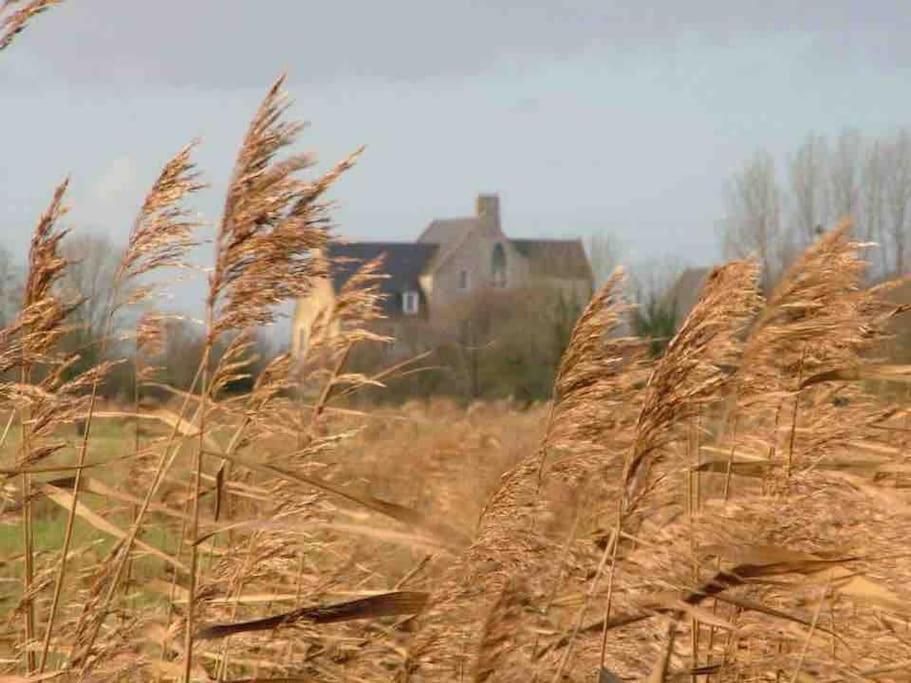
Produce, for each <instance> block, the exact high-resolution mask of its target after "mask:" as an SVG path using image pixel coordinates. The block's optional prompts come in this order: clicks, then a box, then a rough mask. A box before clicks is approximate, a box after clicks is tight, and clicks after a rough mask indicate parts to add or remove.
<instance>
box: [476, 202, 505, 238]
mask: <svg viewBox="0 0 911 683" xmlns="http://www.w3.org/2000/svg"><path fill="white" fill-rule="evenodd" d="M477 212H478V218H480V219H481V220H484V221H486V222H487V224H488V225H490V226H491V227H492V228H493V229H494V230H495V231H496V232H500V197H499V195H495V194H479V195H478V199H477Z"/></svg>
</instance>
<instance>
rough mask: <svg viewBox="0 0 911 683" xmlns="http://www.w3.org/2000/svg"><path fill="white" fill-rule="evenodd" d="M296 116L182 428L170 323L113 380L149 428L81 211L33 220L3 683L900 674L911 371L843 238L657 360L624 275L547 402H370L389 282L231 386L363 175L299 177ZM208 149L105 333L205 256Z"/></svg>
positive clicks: (695, 323)
mask: <svg viewBox="0 0 911 683" xmlns="http://www.w3.org/2000/svg"><path fill="white" fill-rule="evenodd" d="M285 108H286V103H285V100H284V98H283V95H282V93H281V82H279V83H277V84H276V85H275V86H274V87H273V88H272V89H271V90H270V91H269V93H268V94H267V96H266V98H265V100H264V102H263V105H262V106H261V108H260V109H259V110H258V112H257V113H256V114H255V116H254V119H253V121H252V123H251V125H250V127H249V129H248V133H247V136H246V137H245V139H244V141H243V142H242V145H241V149H240V152H239V154H238V158H237V162H236V165H235V169H234V173H233V176H232V181H231V184H230V188H229V190H228V194H227V197H226V200H225V206H224V212H223V216H222V218H221V221H220V225H219V230H218V234H217V236H216V239H215V240H214V256H213V264H214V266H213V268H212V269H211V271H210V272H211V275H210V278H209V293H208V297H207V302H206V303H207V315H206V326H207V327H206V338H207V341H206V347H205V353H204V362H203V363H202V364H201V365H200V368H199V371H198V374H197V379H196V382H195V383H194V386H193V388H192V390H191V391H190V392H189V393H185V394H181V393H180V392H176V391H175V392H173V394H174V397H175V398H174V400H173V401H172V402H171V403H170V404H168V405H167V406H165V407H158V408H155V409H147V408H143V407H142V406H143V405H144V403H143V401H142V396H143V391H144V389H145V386H146V384H147V383H149V382H154V381H155V367H154V360H153V359H154V347H155V346H156V344H157V343H160V339H161V334H162V328H161V327H160V325H159V324H158V323H159V322H160V321H159V319H158V318H156V317H155V316H154V315H145V316H143V317H142V318H141V321H140V324H139V327H138V329H137V331H136V337H135V341H136V344H135V351H134V352H133V353H132V354H131V355H130V357H127V358H123V359H119V360H120V361H121V362H124V363H129V364H131V365H132V366H133V367H134V369H135V374H136V377H137V379H138V382H137V392H136V397H135V401H134V403H133V405H131V406H108V405H102V403H101V402H100V401H99V400H98V399H97V393H98V388H99V385H100V382H101V380H102V379H103V377H104V375H105V373H106V372H108V370H109V368H110V367H111V364H110V362H108V363H104V364H102V365H100V366H99V367H96V368H92V369H90V370H88V371H86V372H84V373H83V374H80V375H76V376H73V373H72V372H70V371H69V370H70V368H71V367H72V364H73V362H74V359H73V358H72V357H69V356H67V355H66V354H64V353H62V352H61V351H60V350H59V349H58V345H57V342H58V341H59V340H60V338H61V336H62V335H63V334H64V332H66V330H67V325H68V324H69V323H68V313H69V311H70V309H71V307H72V306H73V305H78V302H69V301H63V300H61V299H60V298H59V295H58V292H57V287H56V286H55V283H56V281H57V279H58V278H59V276H60V273H61V272H63V269H65V268H66V263H65V261H64V260H63V259H62V258H61V257H60V256H59V254H58V253H57V245H58V243H59V240H60V237H61V231H59V230H58V228H57V227H56V225H57V221H58V218H59V217H60V215H61V213H62V211H63V197H64V191H65V186H61V187H60V188H59V189H58V190H57V192H56V193H55V195H54V198H53V201H52V203H51V206H50V208H49V209H48V211H47V213H46V214H45V215H44V216H43V217H42V219H41V220H40V222H39V224H38V226H37V228H36V231H35V239H34V241H33V249H32V253H31V262H30V271H29V278H28V286H27V288H26V299H25V301H24V305H23V310H22V313H21V315H20V316H19V318H18V319H17V320H16V321H15V322H14V323H13V324H12V325H11V326H10V328H9V329H7V330H6V331H4V333H3V334H2V336H0V362H2V367H3V369H4V370H5V371H7V372H8V373H9V372H12V373H15V376H16V379H15V381H9V382H7V383H6V384H5V385H4V386H3V394H2V396H3V400H4V402H5V409H6V411H7V412H6V413H5V414H6V415H8V416H9V419H8V422H7V423H6V424H8V425H9V427H8V428H7V429H5V430H4V431H3V432H2V440H3V450H2V454H3V457H4V459H5V460H4V462H3V463H2V475H0V476H2V477H3V481H2V487H0V525H2V526H0V529H2V530H3V535H2V536H0V543H2V547H4V548H9V554H8V556H7V557H3V558H0V580H2V584H0V585H2V586H3V588H4V592H3V593H2V594H0V609H3V610H4V611H5V619H4V621H3V626H2V627H0V628H2V630H0V676H6V678H2V680H10V681H26V680H48V677H50V678H54V679H56V678H59V679H61V680H87V681H88V680H91V681H102V680H110V681H115V680H158V681H170V680H204V681H210V680H217V681H253V680H276V681H278V680H300V681H304V680H321V681H322V680H325V681H380V680H397V681H447V680H476V681H554V682H556V681H561V680H568V681H594V680H602V681H603V680H608V681H610V680H653V681H660V680H682V679H689V680H715V681H728V680H730V681H750V680H757V681H758V680H791V681H797V680H800V681H841V680H864V681H871V680H874V681H891V680H907V674H906V672H907V670H908V666H909V662H911V639H909V637H908V626H907V623H908V622H907V620H908V618H909V616H911V615H909V614H908V604H909V600H908V598H909V593H908V588H907V586H908V585H909V579H911V561H909V558H908V556H907V552H908V551H907V549H906V546H907V542H906V538H907V535H908V532H909V531H911V524H909V521H911V517H909V514H911V507H909V503H911V500H909V495H908V490H909V487H911V486H909V482H911V479H909V476H908V472H909V469H908V468H909V463H908V457H909V451H908V443H909V419H908V407H907V405H906V404H900V403H895V402H894V401H892V402H889V401H886V400H884V399H883V398H882V397H881V396H880V395H879V394H873V393H872V392H869V391H868V387H869V385H868V383H867V382H868V380H872V379H875V380H877V381H879V382H889V383H891V384H894V385H897V386H903V385H905V384H906V383H907V382H908V378H909V372H908V369H907V368H905V367H899V366H895V365H886V364H885V363H884V362H882V361H883V360H884V359H878V358H876V355H875V354H876V350H877V349H878V348H879V346H878V343H879V341H880V338H881V336H882V330H884V329H885V326H886V325H887V324H888V322H889V318H890V316H892V315H894V314H895V310H894V309H893V308H890V307H889V306H888V305H887V304H885V303H883V302H882V301H880V299H879V296H880V293H881V292H879V291H873V290H866V289H864V288H863V287H862V286H861V282H862V278H863V273H864V267H865V265H864V261H863V251H864V247H863V246H862V245H859V244H856V243H854V242H853V241H852V240H851V238H850V225H849V224H847V223H844V224H841V225H839V226H837V227H836V228H835V229H834V230H833V231H832V232H830V233H829V234H827V235H825V236H823V237H822V238H821V239H820V241H819V242H818V243H817V244H816V245H814V246H813V247H812V248H811V249H810V250H808V252H807V253H806V254H805V256H804V258H803V259H802V260H800V261H799V262H798V263H797V264H796V265H795V266H794V268H793V269H792V271H791V272H789V273H787V274H786V276H785V277H784V279H783V281H782V282H781V284H780V285H779V287H778V288H777V289H776V290H775V292H774V293H773V294H772V296H771V297H770V298H769V300H768V301H764V300H762V298H761V296H760V294H759V292H758V289H757V281H758V279H759V275H760V274H759V273H758V271H757V268H756V267H755V265H754V264H752V263H749V262H735V263H731V264H728V265H726V266H723V267H721V268H719V269H717V270H716V271H715V272H714V273H713V275H712V276H711V277H710V278H709V279H708V281H707V283H706V286H705V289H704V291H703V292H702V296H701V299H700V302H699V303H698V304H697V306H696V307H695V309H694V310H693V311H692V313H691V314H690V315H689V317H688V318H687V319H686V321H685V322H684V323H683V325H682V327H681V329H680V330H679V332H678V333H677V335H676V336H675V337H674V339H673V340H672V341H671V342H670V344H669V345H668V347H667V352H666V353H665V355H664V356H662V357H661V358H660V359H658V360H654V361H653V360H651V359H650V358H649V356H648V353H647V349H648V340H642V339H633V338H626V337H622V336H620V332H619V331H620V330H621V329H623V328H622V325H621V323H622V322H623V321H624V319H625V318H626V317H627V316H628V315H629V314H630V306H629V305H628V304H627V303H626V300H625V298H624V281H623V275H622V273H620V272H618V273H617V274H616V275H615V276H614V277H613V278H611V280H610V281H609V282H608V283H607V285H606V286H605V287H604V289H603V290H602V291H601V292H599V293H598V294H597V295H596V296H595V297H594V298H593V300H592V302H591V304H590V305H589V307H588V308H587V310H586V311H585V312H584V314H583V315H582V317H581V318H580V320H579V322H578V323H577V326H576V329H575V331H574V333H573V336H572V339H571V342H570V346H569V348H568V349H567V351H566V354H565V356H564V359H563V362H562V364H561V366H560V371H559V375H558V378H557V381H556V386H555V397H554V400H553V402H552V405H548V406H538V407H535V408H532V409H530V410H527V411H520V410H518V409H517V408H516V407H515V406H512V405H509V404H479V405H475V406H471V407H470V408H468V409H464V408H459V407H456V406H454V405H451V404H448V403H445V402H439V403H433V402H431V403H427V404H412V405H405V406H402V407H400V408H398V409H390V408H386V409H369V410H367V411H363V412H362V411H359V410H357V409H355V408H354V407H352V406H353V405H354V404H352V403H351V402H350V401H349V399H350V397H351V396H352V394H355V393H356V392H357V391H358V389H360V388H362V387H365V386H373V385H375V384H376V383H378V382H379V381H380V380H382V379H385V378H387V377H388V376H389V375H390V374H392V371H390V372H384V373H380V374H379V375H377V376H374V377H369V376H364V375H360V374H355V373H351V372H349V371H348V370H347V368H346V362H347V359H348V356H349V353H350V351H351V349H352V348H353V347H354V346H355V345H357V344H364V343H372V344H375V343H383V342H384V339H383V338H381V337H377V336H376V335H374V334H373V333H372V332H371V330H370V323H371V322H372V321H373V320H374V319H376V318H377V317H378V316H379V315H380V313H379V310H380V308H379V304H380V299H379V294H378V287H377V285H378V281H379V278H380V277H381V275H380V273H381V264H380V263H367V264H364V265H363V266H362V268H361V270H360V272H359V273H358V275H357V276H356V277H354V278H353V279H352V280H351V282H350V283H349V284H348V286H347V287H346V288H345V290H344V291H343V292H342V293H341V295H340V297H339V298H338V302H337V305H336V307H335V309H334V310H332V311H331V312H330V313H329V314H328V316H327V318H325V319H322V320H320V321H318V322H317V330H316V331H315V332H316V333H315V334H313V335H311V347H310V348H309V349H307V353H306V355H305V356H304V357H303V358H301V359H296V360H295V359H291V358H288V357H285V356H282V357H279V358H276V359H274V360H273V361H272V362H271V363H270V365H269V366H268V368H267V369H266V371H265V372H263V373H262V374H261V375H260V376H259V377H258V379H257V381H256V383H255V385H254V386H253V388H252V389H251V390H250V391H249V392H248V393H247V394H244V395H229V394H226V393H225V392H224V391H223V389H224V388H225V387H227V386H228V385H230V384H231V383H232V382H233V381H234V380H236V379H237V378H239V377H241V376H243V375H244V374H245V373H247V372H248V370H249V364H250V359H249V353H248V351H249V348H250V334H251V331H252V330H253V329H254V328H255V327H256V326H258V325H261V324H264V323H268V322H270V321H271V320H272V316H273V315H274V312H273V311H274V305H275V304H276V303H280V302H282V301H285V300H288V299H291V298H296V297H298V296H301V295H304V294H306V292H307V288H308V286H309V284H310V283H311V281H312V279H313V278H314V277H316V276H319V275H320V274H321V273H322V272H324V269H325V265H326V264H325V263H324V262H323V261H322V259H319V258H313V256H312V253H313V250H314V249H318V248H320V247H321V246H323V245H324V244H325V243H326V241H327V240H331V239H333V236H332V234H331V230H330V227H331V226H330V224H329V221H328V213H327V210H328V205H327V204H326V203H325V202H324V200H323V196H324V193H325V192H326V190H327V189H328V188H329V187H330V186H331V185H332V183H333V182H334V181H335V180H336V179H337V178H338V177H339V176H340V175H341V174H342V173H343V172H344V171H346V170H347V169H348V168H349V167H350V166H351V165H352V163H353V161H354V157H352V158H350V159H347V160H345V161H343V162H342V163H341V164H339V165H338V166H337V167H336V168H334V169H333V170H332V171H330V172H329V173H327V174H326V175H324V176H322V177H319V178H317V179H307V178H305V177H303V176H302V175H301V174H302V172H304V171H305V170H306V169H307V168H308V167H309V160H308V159H307V157H304V156H300V155H291V156H289V157H286V158H279V154H280V153H281V152H282V151H283V150H284V149H285V148H287V147H289V146H290V145H291V144H292V143H293V141H294V137H295V135H296V133H297V132H298V127H297V126H295V125H293V124H289V123H286V122H285V120H284V115H285ZM191 151H192V148H190V147H188V148H186V149H184V150H181V151H180V152H179V153H178V155H177V156H175V158H174V159H173V160H172V161H171V162H169V164H167V165H166V167H165V168H164V169H163V171H162V173H161V175H160V176H159V179H158V181H157V182H156V183H155V185H154V187H153V188H152V189H151V191H150V193H149V195H148V196H147V197H146V199H145V201H144V202H143V204H142V209H141V211H140V214H139V216H138V218H137V220H136V223H135V226H134V229H133V232H132V235H131V239H130V241H129V243H128V245H127V248H126V251H125V252H124V255H123V258H122V263H121V268H120V270H119V271H118V277H117V284H116V289H117V291H116V292H115V296H113V297H110V300H111V308H110V310H109V311H108V320H109V321H110V322H109V329H108V333H109V334H113V333H114V331H115V330H116V329H118V323H117V320H118V319H119V318H118V315H119V313H120V311H121V310H123V309H125V308H128V307H131V306H133V305H135V304H136V303H137V302H140V301H146V300H148V296H149V294H150V293H151V291H152V290H153V289H154V287H155V285H156V282H157V281H159V280H161V279H163V278H162V275H163V270H162V269H167V268H173V267H181V266H183V265H184V260H185V257H186V254H187V251H188V250H189V249H190V247H192V246H193V245H194V244H195V243H196V242H197V241H198V239H197V232H196V230H197V226H196V225H194V224H193V222H192V221H190V220H189V219H188V217H187V213H186V212H185V210H184V209H183V208H182V207H183V202H184V200H185V199H186V197H187V196H188V195H189V194H190V193H193V192H196V191H199V190H201V189H202V187H201V184H200V183H199V182H198V179H197V175H196V173H195V170H194V168H193V165H192V162H191V159H190V154H191ZM164 272H166V271H164ZM220 342H227V345H228V349H227V351H226V353H225V354H224V355H223V356H222V357H221V359H220V360H219V361H218V362H217V363H214V362H213V363H210V362H209V356H210V354H211V352H212V349H213V348H214V346H215V344H216V343H220ZM398 369H402V368H401V367H400V368H398ZM896 395H899V394H898V393H896V392H893V393H891V394H890V396H893V397H894V396H896ZM77 420H80V421H84V422H85V424H86V428H85V429H84V430H83V431H82V432H78V431H76V430H75V429H74V426H73V425H74V423H75V422H76V421H77ZM140 427H141V429H140ZM55 528H56V529H58V530H62V531H61V532H60V533H56V534H54V533H53V530H54V529H55Z"/></svg>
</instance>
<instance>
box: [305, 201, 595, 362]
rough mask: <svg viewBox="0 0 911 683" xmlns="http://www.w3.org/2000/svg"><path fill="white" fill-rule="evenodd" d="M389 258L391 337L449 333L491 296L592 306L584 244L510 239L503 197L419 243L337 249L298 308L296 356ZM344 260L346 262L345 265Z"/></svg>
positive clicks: (431, 230)
mask: <svg viewBox="0 0 911 683" xmlns="http://www.w3.org/2000/svg"><path fill="white" fill-rule="evenodd" d="M378 256H382V257H383V271H384V274H385V275H386V276H387V277H386V279H384V280H383V281H382V284H381V289H382V291H383V293H384V294H385V296H386V299H385V304H384V306H385V310H384V313H385V316H386V319H387V323H388V325H389V326H390V328H391V329H390V330H389V331H390V332H392V333H393V334H396V335H397V336H401V334H402V331H403V330H408V329H409V328H410V329H411V330H414V329H417V328H418V327H420V326H425V327H426V326H433V327H435V328H437V329H440V328H445V327H446V325H448V324H450V322H451V321H453V320H454V319H455V318H456V317H457V316H456V315H455V314H454V312H455V311H457V310H458V309H459V307H460V306H461V305H462V304H464V303H465V302H467V301H470V300H472V299H476V298H477V297H479V296H484V295H485V294H492V295H495V294H496V293H497V292H502V291H508V290H522V289H531V288H535V287H545V288H548V289H550V290H557V291H559V293H560V294H561V296H563V297H564V298H565V299H566V300H568V301H569V302H571V303H573V304H574V305H577V306H579V307H580V308H581V307H582V306H584V305H585V303H586V302H587V301H588V300H589V298H590V297H591V294H592V289H593V276H592V270H591V267H590V265H589V261H588V257H587V255H586V253H585V249H584V247H583V244H582V241H581V240H578V239H576V240H540V239H534V240H532V239H511V238H509V237H507V236H506V234H505V233H504V232H503V228H502V225H501V220H500V200H499V197H498V196H497V195H490V194H484V195H480V196H478V198H477V201H476V206H475V213H474V215H473V216H468V217H463V218H447V219H438V220H434V221H432V222H431V223H430V225H428V226H427V227H426V229H425V230H424V231H423V232H422V233H421V234H420V236H419V237H418V238H417V240H416V241H415V242H350V243H344V244H339V243H335V244H333V245H332V246H331V247H330V249H329V259H330V262H331V263H333V266H332V267H331V268H330V273H331V276H330V278H329V279H327V280H326V281H324V282H322V283H318V284H317V285H316V286H315V287H314V290H313V293H312V294H311V296H309V297H307V298H306V299H302V300H301V301H299V302H298V303H297V307H296V311H295V316H294V321H293V325H292V329H293V335H294V338H293V349H294V351H295V352H296V353H297V354H299V353H300V352H301V350H302V349H304V348H306V345H307V341H308V340H309V337H310V333H311V331H312V325H313V322H314V321H315V320H316V319H317V318H318V316H319V315H320V311H322V310H325V309H326V308H327V307H329V306H331V304H332V300H333V296H334V293H335V292H337V291H338V290H339V288H340V287H342V286H343V285H344V283H345V282H346V281H347V279H348V278H349V277H350V276H351V274H352V273H353V272H354V271H355V270H356V268H357V266H358V265H359V263H361V262H365V261H368V260H371V259H374V258H376V257H378ZM339 261H342V262H343V263H338V262H339Z"/></svg>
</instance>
